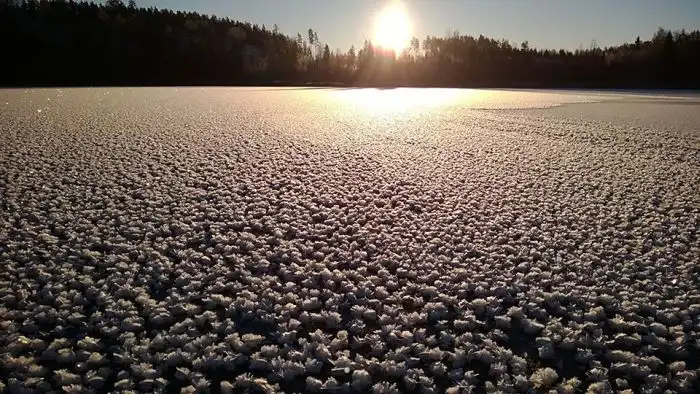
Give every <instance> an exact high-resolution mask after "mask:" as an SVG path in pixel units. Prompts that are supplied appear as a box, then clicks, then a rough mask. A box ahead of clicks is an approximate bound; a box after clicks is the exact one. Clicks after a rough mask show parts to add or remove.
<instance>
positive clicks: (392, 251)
mask: <svg viewBox="0 0 700 394" xmlns="http://www.w3.org/2000/svg"><path fill="white" fill-rule="evenodd" d="M0 102H4V103H5V105H4V106H3V107H2V108H0V142H1V143H0V209H1V210H0V266H1V268H0V357H1V362H0V382H1V383H0V386H1V387H0V391H3V390H5V389H7V390H9V391H11V392H22V390H23V389H30V390H34V391H37V392H46V391H51V390H54V391H60V390H65V391H69V392H90V391H94V392H113V391H116V392H120V391H129V390H135V391H156V392H159V391H163V392H164V391H167V392H209V391H211V392H225V393H229V392H238V391H240V390H253V389H259V390H262V391H272V392H274V391H286V392H290V391H296V392H303V391H307V392H314V391H324V390H339V391H340V392H345V391H348V392H352V391H354V392H376V393H392V392H405V391H412V392H445V391H447V392H450V393H458V392H470V391H475V392H482V391H489V392H519V391H520V392H522V391H527V390H528V389H533V390H538V391H547V390H557V391H559V392H565V393H573V392H585V391H588V392H601V393H602V392H607V391H609V390H616V391H623V390H632V391H634V392H649V393H652V392H663V391H664V390H670V391H672V392H698V391H700V378H699V377H698V373H699V372H698V371H699V368H700V343H699V342H698V341H699V340H700V265H699V262H700V244H699V243H698V233H699V232H700V217H699V214H700V99H698V96H693V95H690V94H683V95H671V96H669V95H663V94H645V95H640V94H631V93H625V94H616V93H612V92H576V91H551V92H544V91H543V92H533V91H498V90H449V89H447V90H441V89H385V90H382V89H315V88H309V89H290V88H281V89H280V88H178V89H176V88H138V89H136V88H135V89H127V88H124V89H60V90H58V89H36V90H21V89H16V90H2V91H0Z"/></svg>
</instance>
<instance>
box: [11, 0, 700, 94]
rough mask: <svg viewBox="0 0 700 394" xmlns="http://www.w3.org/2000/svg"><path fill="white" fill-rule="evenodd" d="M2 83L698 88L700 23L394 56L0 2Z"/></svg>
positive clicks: (144, 17) (100, 10)
mask: <svg viewBox="0 0 700 394" xmlns="http://www.w3.org/2000/svg"><path fill="white" fill-rule="evenodd" d="M0 33H1V34H2V37H3V58H4V63H5V64H4V66H5V67H4V68H5V71H4V72H2V73H0V85H4V86H95V85H236V84H304V83H319V84H343V85H359V86H368V85H372V86H376V85H391V86H395V85H400V86H458V87H487V86H488V87H588V88H606V87H615V88H698V87H700V72H699V71H698V70H700V31H697V30H695V31H692V32H686V31H675V32H674V31H670V30H666V29H663V28H659V30H658V31H657V32H656V33H655V34H654V35H653V37H651V38H650V39H649V40H641V39H640V37H637V38H636V40H634V41H633V42H632V43H628V44H623V45H619V46H613V47H607V48H599V47H598V46H597V45H595V43H592V44H591V46H590V47H589V48H585V49H584V48H581V49H578V50H576V51H567V50H558V51H557V50H548V49H535V48H531V47H530V45H529V44H528V42H523V43H521V44H519V45H517V44H513V43H511V42H509V41H507V40H495V39H491V38H487V37H484V36H479V37H472V36H468V35H461V34H459V33H456V32H455V33H452V34H449V35H448V36H446V37H432V36H428V37H426V38H425V39H424V40H422V41H421V40H419V39H418V38H413V40H411V45H410V47H409V48H407V49H406V50H404V51H402V52H401V53H398V54H397V53H394V52H392V51H387V50H385V49H382V48H379V47H375V46H374V45H372V43H371V42H370V41H366V42H365V43H364V45H363V46H362V47H361V48H357V49H356V48H354V47H351V48H350V49H349V50H348V51H347V52H341V51H339V50H336V51H332V50H330V48H329V47H328V45H326V44H324V43H323V42H322V41H321V40H320V39H319V37H318V33H317V32H315V31H314V30H312V29H309V30H308V31H307V32H304V34H297V35H296V36H288V35H285V34H282V33H280V32H279V30H278V28H277V26H273V27H272V28H269V27H266V26H259V25H256V24H250V23H246V22H239V21H235V20H231V19H229V18H220V17H216V16H208V15H202V14H199V13H196V12H181V11H171V10H167V9H157V8H155V7H150V8H142V7H138V6H137V5H136V3H135V2H134V1H133V0H131V1H129V2H128V3H127V4H125V3H123V2H122V1H120V0H107V1H106V2H105V3H104V4H95V3H92V2H75V1H72V0H71V1H68V0H52V1H49V0H0Z"/></svg>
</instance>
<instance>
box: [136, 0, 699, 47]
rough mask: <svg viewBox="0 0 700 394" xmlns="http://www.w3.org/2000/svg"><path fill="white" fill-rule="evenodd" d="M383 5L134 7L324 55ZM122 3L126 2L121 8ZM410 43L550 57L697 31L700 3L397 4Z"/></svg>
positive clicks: (361, 0)
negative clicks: (407, 20) (228, 22)
mask: <svg viewBox="0 0 700 394" xmlns="http://www.w3.org/2000/svg"><path fill="white" fill-rule="evenodd" d="M387 1H389V0H197V1H194V0H136V3H137V4H138V5H139V6H142V7H150V6H156V7H158V8H169V9H174V10H188V11H197V12H200V13H204V14H208V15H211V14H214V15H217V16H222V17H224V16H227V17H229V18H231V19H234V20H240V21H247V22H251V23H255V24H259V25H263V24H264V25H265V26H266V27H269V28H272V26H273V25H274V24H277V25H278V26H279V29H280V31H281V32H282V33H285V34H288V35H296V34H297V33H302V35H305V32H306V31H308V29H309V28H313V29H314V30H315V31H316V32H317V33H318V37H319V39H320V40H321V41H322V42H324V43H327V44H328V46H329V47H331V49H340V50H343V51H345V50H347V49H349V48H350V46H351V45H355V46H356V47H360V46H362V43H363V42H364V40H365V39H372V37H373V24H374V15H375V13H376V12H377V11H378V10H380V9H381V8H382V7H383V6H384V5H385V4H386V3H387ZM125 2H126V1H125ZM403 3H404V7H405V8H406V10H407V12H408V14H409V15H410V17H411V24H412V30H413V33H414V34H413V35H414V36H416V37H419V38H420V39H421V41H422V40H423V39H424V38H425V36H427V35H432V36H444V35H446V34H447V33H448V32H454V31H458V32H459V33H461V34H467V35H473V36H478V35H479V34H483V35H484V36H486V37H489V38H495V39H499V40H500V39H507V40H509V41H512V42H514V43H517V44H519V43H521V42H523V41H526V40H527V41H528V42H529V43H530V46H531V47H537V48H549V49H561V48H564V49H571V50H573V49H576V48H579V47H584V48H588V47H590V46H591V44H592V43H593V42H595V44H597V45H598V46H600V47H605V46H609V45H618V44H622V43H625V42H633V41H634V39H635V38H636V37H637V36H641V38H642V39H650V38H651V37H652V36H653V34H654V32H655V31H656V30H657V28H658V27H665V28H667V29H671V30H677V29H678V30H679V29H686V30H696V29H700V0H585V1H583V0H403Z"/></svg>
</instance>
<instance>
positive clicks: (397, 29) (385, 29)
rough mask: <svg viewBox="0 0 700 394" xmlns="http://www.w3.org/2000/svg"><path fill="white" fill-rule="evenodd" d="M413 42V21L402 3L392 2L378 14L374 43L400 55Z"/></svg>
mask: <svg viewBox="0 0 700 394" xmlns="http://www.w3.org/2000/svg"><path fill="white" fill-rule="evenodd" d="M410 42H411V21H410V18H409V17H408V13H406V9H405V8H404V7H403V4H401V2H400V1H396V0H394V1H392V2H391V3H389V4H388V5H387V6H386V7H385V8H384V9H382V10H381V11H379V12H378V13H377V17H376V20H375V25H374V43H375V44H376V45H377V46H378V47H382V48H384V49H388V50H392V51H394V52H395V53H397V54H398V53H400V52H401V51H403V50H404V49H406V48H407V47H408V45H409V43H410Z"/></svg>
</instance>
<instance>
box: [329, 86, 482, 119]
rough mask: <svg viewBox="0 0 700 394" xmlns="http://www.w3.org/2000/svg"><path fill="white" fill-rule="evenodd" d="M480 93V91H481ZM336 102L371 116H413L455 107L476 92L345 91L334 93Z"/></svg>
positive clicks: (430, 90)
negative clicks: (445, 106) (401, 114)
mask: <svg viewBox="0 0 700 394" xmlns="http://www.w3.org/2000/svg"><path fill="white" fill-rule="evenodd" d="M482 92H483V91H482ZM336 93H337V95H338V98H339V100H341V101H343V102H345V103H347V104H349V105H351V106H354V107H357V108H358V109H359V108H362V109H365V110H367V111H368V112H370V113H372V114H375V115H384V114H387V113H402V112H414V111H416V110H419V109H428V108H433V107H438V106H444V105H449V104H455V103H457V101H458V98H459V99H462V100H463V99H465V98H467V97H469V96H471V95H478V94H479V93H480V91H477V90H464V89H412V88H396V89H374V88H373V89H348V90H339V91H336Z"/></svg>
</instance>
